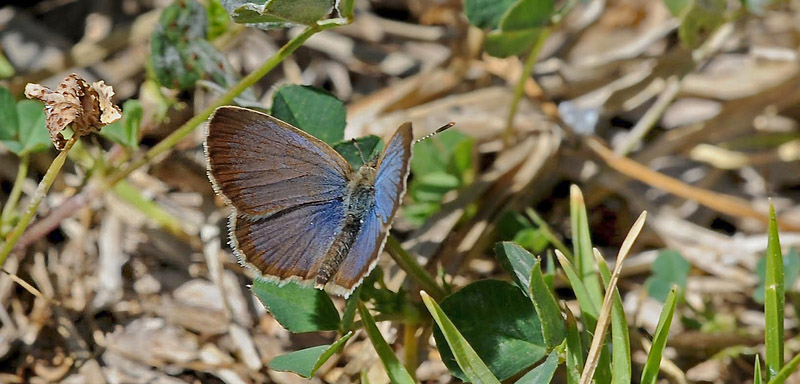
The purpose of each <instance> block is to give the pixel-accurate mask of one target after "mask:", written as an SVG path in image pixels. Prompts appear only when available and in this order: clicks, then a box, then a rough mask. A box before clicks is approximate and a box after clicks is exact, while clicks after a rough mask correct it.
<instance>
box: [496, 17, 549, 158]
mask: <svg viewBox="0 0 800 384" xmlns="http://www.w3.org/2000/svg"><path fill="white" fill-rule="evenodd" d="M548 36H550V28H542V33H541V34H540V35H539V38H538V39H537V40H536V43H535V44H534V45H533V48H531V52H530V53H529V54H528V58H527V59H525V64H523V66H522V73H520V75H519V80H517V84H516V86H514V96H513V98H512V99H511V106H510V107H509V109H508V118H507V119H506V131H505V132H504V133H503V142H504V143H505V144H510V141H511V137H512V136H513V134H514V116H516V115H517V109H518V108H519V102H520V100H521V99H522V95H523V94H524V93H525V83H526V82H527V80H528V77H530V75H531V71H533V66H534V65H535V64H536V58H537V57H538V56H539V52H540V51H541V50H542V47H543V46H544V42H545V40H547V37H548Z"/></svg>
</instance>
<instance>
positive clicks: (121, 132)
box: [100, 99, 143, 149]
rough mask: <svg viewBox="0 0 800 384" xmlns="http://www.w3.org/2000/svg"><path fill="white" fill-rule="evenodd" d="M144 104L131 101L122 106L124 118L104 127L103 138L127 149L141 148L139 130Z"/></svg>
mask: <svg viewBox="0 0 800 384" xmlns="http://www.w3.org/2000/svg"><path fill="white" fill-rule="evenodd" d="M142 114H143V110H142V103H140V102H139V100H135V99H131V100H128V101H126V102H125V103H124V104H122V117H121V118H120V119H119V120H117V121H115V122H113V123H111V124H109V125H106V126H105V127H103V129H102V130H101V131H100V134H101V135H103V137H105V138H107V139H109V140H111V141H113V142H116V143H119V144H122V145H123V146H125V147H126V148H130V149H137V148H139V128H140V127H141V123H142Z"/></svg>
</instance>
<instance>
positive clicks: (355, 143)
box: [351, 138, 367, 164]
mask: <svg viewBox="0 0 800 384" xmlns="http://www.w3.org/2000/svg"><path fill="white" fill-rule="evenodd" d="M351 140H352V141H353V145H355V146H356V150H357V151H358V156H360V157H361V162H362V163H364V164H366V163H367V159H365V158H364V152H361V147H359V146H358V140H356V139H355V138H352V139H351Z"/></svg>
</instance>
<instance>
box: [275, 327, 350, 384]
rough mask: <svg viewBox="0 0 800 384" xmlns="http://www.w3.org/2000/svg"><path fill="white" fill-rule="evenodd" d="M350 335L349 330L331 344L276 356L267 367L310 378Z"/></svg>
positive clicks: (340, 347)
mask: <svg viewBox="0 0 800 384" xmlns="http://www.w3.org/2000/svg"><path fill="white" fill-rule="evenodd" d="M352 336H353V332H352V331H351V332H348V333H347V334H345V335H344V336H342V338H340V339H339V340H336V342H335V343H333V344H332V345H319V346H316V347H311V348H306V349H301V350H299V351H295V352H291V353H287V354H285V355H280V356H276V357H275V358H274V359H272V361H271V362H270V363H269V368H270V369H273V370H276V371H284V372H294V373H296V374H298V375H300V376H302V377H305V378H307V379H308V378H311V377H312V376H314V374H315V373H316V372H317V370H318V369H319V367H321V366H322V364H325V362H326V361H328V359H330V358H331V356H333V355H334V354H335V353H336V352H338V351H339V350H340V349H342V347H343V346H344V344H345V343H346V342H347V340H350V338H351V337H352Z"/></svg>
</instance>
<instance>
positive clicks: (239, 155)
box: [206, 107, 352, 217]
mask: <svg viewBox="0 0 800 384" xmlns="http://www.w3.org/2000/svg"><path fill="white" fill-rule="evenodd" d="M206 155H207V158H208V172H209V176H210V178H211V179H212V181H213V183H214V187H215V188H216V190H217V191H218V192H219V193H221V194H222V195H223V196H224V197H225V199H226V200H228V202H229V204H231V205H233V207H235V208H236V210H237V211H238V214H244V215H248V216H253V217H259V216H264V215H268V214H271V213H274V212H278V211H281V210H283V209H287V208H291V207H296V206H300V205H304V204H308V203H319V202H325V201H329V200H332V199H342V198H343V197H344V196H345V195H346V194H347V183H348V180H349V179H350V175H351V174H352V169H351V168H350V165H349V164H348V163H347V162H346V161H345V160H344V159H343V158H342V157H341V156H340V155H339V154H338V153H336V151H334V150H333V149H332V148H331V147H330V146H328V145H327V144H325V143H324V142H322V141H320V140H319V139H317V138H315V137H313V136H311V135H309V134H307V133H305V132H303V131H301V130H299V129H297V128H294V127H292V126H291V125H289V124H286V123H284V122H282V121H280V120H278V119H276V118H274V117H272V116H269V115H266V114H263V113H259V112H256V111H252V110H249V109H245V108H238V107H221V108H218V109H217V111H216V112H215V113H214V116H212V118H211V122H210V123H209V127H208V138H207V139H206Z"/></svg>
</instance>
